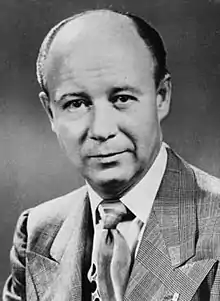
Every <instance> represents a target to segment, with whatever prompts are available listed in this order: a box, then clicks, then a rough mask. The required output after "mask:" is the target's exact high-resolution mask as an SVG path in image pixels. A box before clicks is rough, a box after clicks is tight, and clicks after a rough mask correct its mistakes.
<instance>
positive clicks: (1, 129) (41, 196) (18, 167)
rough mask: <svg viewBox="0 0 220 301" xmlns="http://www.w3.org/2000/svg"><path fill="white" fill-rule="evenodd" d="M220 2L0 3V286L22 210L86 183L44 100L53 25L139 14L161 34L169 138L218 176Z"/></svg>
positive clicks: (39, 0)
mask: <svg viewBox="0 0 220 301" xmlns="http://www.w3.org/2000/svg"><path fill="white" fill-rule="evenodd" d="M219 2H220V1H219V0H215V1H214V0H213V1H208V0H206V1H204V0H193V1H192V0H191V1H190V0H169V1H166V0H153V1H150V0H149V1H148V0H145V1H142V0H135V1H132V0H130V1H125V0H112V1H110V0H109V1H108V0H105V1H95V0H90V1H89V0H87V1H86V0H83V1H82V0H81V1H80V0H75V1H74V0H71V1H70V0H62V1H59V0H1V1H0V79H1V82H0V83H1V84H0V241H1V244H2V247H1V249H0V250H1V251H0V255H1V256H0V291H1V288H2V285H3V282H4V280H5V278H6V277H7V275H8V273H9V271H10V269H9V260H8V255H9V250H10V247H11V242H12V235H13V230H14V227H15V223H16V220H17V218H18V215H19V214H20V213H21V211H22V210H24V209H25V208H28V207H31V206H35V205H36V204H39V203H40V202H42V201H45V200H48V199H51V198H53V197H55V196H58V195H61V194H64V193H65V192H68V191H70V190H72V189H74V188H76V187H78V186H79V185H81V184H82V183H83V181H82V179H81V178H80V177H79V175H78V174H77V173H76V172H75V170H74V168H73V167H72V166H71V165H70V164H69V162H68V160H67V159H66V158H65V156H64V154H62V153H61V151H60V149H59V146H58V144H57V142H56V137H55V135H54V134H52V132H51V131H50V126H49V122H48V120H47V117H46V115H45V113H44V111H43V109H42V108H41V105H40V103H39V101H38V92H39V88H38V86H37V83H36V79H35V59H36V55H37V51H38V47H39V45H40V43H41V41H42V39H43V37H44V35H45V34H46V33H47V31H48V30H49V29H50V27H51V26H52V25H54V24H55V23H57V22H58V21H60V20H61V19H62V18H64V17H67V16H69V15H70V14H71V12H79V11H81V10H82V9H84V8H95V7H99V8H103V7H108V6H110V5H111V4H112V5H113V7H114V8H117V9H120V8H122V9H126V10H128V11H131V12H134V13H137V14H140V15H142V16H144V17H146V18H147V19H148V20H149V21H151V22H152V23H153V24H154V25H155V26H156V27H157V28H158V29H159V31H160V32H161V34H162V36H163V37H164V40H165V42H166V45H167V49H168V54H169V56H168V63H169V67H170V70H171V72H172V77H173V104H172V111H171V115H170V117H169V118H168V119H167V120H166V121H165V124H164V126H163V129H164V136H165V140H166V141H167V142H168V143H169V144H170V145H172V147H173V148H174V149H175V150H176V151H178V152H179V154H180V155H181V156H183V157H184V158H185V159H187V160H188V161H189V162H191V163H193V164H195V165H197V166H199V167H200V168H202V169H204V170H206V171H208V172H210V173H212V174H213V175H216V176H220V118H219V115H220V99H219V95H220V3H219Z"/></svg>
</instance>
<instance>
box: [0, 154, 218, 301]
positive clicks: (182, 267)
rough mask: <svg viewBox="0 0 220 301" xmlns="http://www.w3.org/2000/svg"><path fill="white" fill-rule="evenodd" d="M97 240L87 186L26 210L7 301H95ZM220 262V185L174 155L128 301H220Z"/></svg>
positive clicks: (13, 257) (148, 226) (15, 246)
mask: <svg viewBox="0 0 220 301" xmlns="http://www.w3.org/2000/svg"><path fill="white" fill-rule="evenodd" d="M134 201H135V200H134ZM92 235H93V224H92V217H91V208H90V203H89V199H88V195H87V191H86V187H82V188H80V189H78V190H76V191H74V192H71V193H69V194H67V195H65V196H62V197H60V198H57V199H55V200H52V201H49V202H46V203H43V204H41V205H39V206H37V207H35V208H32V209H29V210H27V211H25V212H24V213H23V214H22V215H21V217H20V218H19V221H18V224H17V227H16V230H15V234H14V242H13V247H12V250H11V255H10V258H11V267H12V272H11V275H10V277H9V278H8V280H7V282H6V284H5V288H4V292H3V300H4V301H9V300H28V301H36V300H40V301H46V300H47V301H49V300H54V301H80V300H82V301H85V300H89V299H90V293H89V286H88V283H87V280H86V272H87V270H88V267H89V264H90V255H89V254H91V250H92V243H91V241H92ZM219 259H220V181H219V180H218V179H216V178H214V177H212V176H210V175H208V174H206V173H204V172H202V171H200V170H199V169H196V168H195V167H192V166H190V165H188V164H187V163H186V162H184V161H183V160H182V159H181V158H179V157H178V156H177V155H176V154H175V153H174V152H173V151H172V150H170V149H168V162H167V167H166V171H165V174H164V177H163V180H162V183H161V185H160V188H159V191H158V193H157V197H156V199H155V201H154V204H153V208H152V210H151V214H150V217H149V219H148V221H147V224H146V227H145V230H144V234H143V237H142V241H141V243H140V246H139V249H138V253H137V256H136V259H135V263H134V266H133V269H132V271H131V276H130V279H129V282H128V286H127V289H126V293H125V297H124V300H126V301H143V300H147V301H169V300H170V301H171V300H178V301H219V300H220V265H219ZM103 301H107V300H103Z"/></svg>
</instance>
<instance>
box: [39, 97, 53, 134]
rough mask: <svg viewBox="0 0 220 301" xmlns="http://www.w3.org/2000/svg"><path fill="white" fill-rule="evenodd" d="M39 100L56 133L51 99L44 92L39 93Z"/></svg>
mask: <svg viewBox="0 0 220 301" xmlns="http://www.w3.org/2000/svg"><path fill="white" fill-rule="evenodd" d="M39 98H40V102H41V104H42V106H43V108H44V110H45V111H46V113H47V116H48V117H49V120H50V123H51V128H52V131H54V118H53V112H52V110H51V105H50V99H49V97H48V96H47V94H46V93H45V92H43V91H42V92H40V93H39Z"/></svg>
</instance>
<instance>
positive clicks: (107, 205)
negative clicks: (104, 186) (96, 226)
mask: <svg viewBox="0 0 220 301" xmlns="http://www.w3.org/2000/svg"><path fill="white" fill-rule="evenodd" d="M98 211H99V214H100V217H101V220H102V222H103V228H104V229H114V228H116V227H117V225H118V223H120V222H121V221H122V219H123V218H124V217H125V216H126V214H127V208H126V207H125V205H124V204H123V203H122V202H120V201H119V200H114V201H109V200H108V201H105V200H104V201H103V202H102V203H101V204H100V205H99V207H98Z"/></svg>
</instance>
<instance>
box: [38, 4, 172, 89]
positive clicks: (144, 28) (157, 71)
mask: <svg viewBox="0 0 220 301" xmlns="http://www.w3.org/2000/svg"><path fill="white" fill-rule="evenodd" d="M93 11H95V10H86V11H84V12H82V13H79V14H74V15H73V16H71V17H69V18H66V19H64V20H62V21H61V22H60V23H58V24H57V25H55V26H54V27H53V28H52V29H51V30H50V31H49V32H48V34H47V35H46V37H45V38H44V40H43V43H42V45H41V47H40V50H39V54H38V58H37V63H36V69H37V71H36V72H37V80H38V83H39V85H40V87H41V89H42V90H43V91H44V92H46V93H48V90H47V85H46V78H45V72H44V66H45V62H46V59H47V57H48V54H49V51H50V48H51V44H52V42H53V41H54V39H55V37H56V36H57V34H58V32H59V31H60V30H61V28H63V27H64V26H65V25H66V24H68V23H69V22H71V21H73V20H74V19H76V18H79V17H81V16H83V15H85V14H87V13H91V12H93ZM103 11H111V12H115V13H117V14H119V15H123V16H126V17H128V18H129V19H130V20H131V21H132V22H133V24H134V27H135V28H136V30H137V33H138V34H139V36H140V37H141V38H142V39H143V40H144V42H145V44H146V46H147V47H148V49H149V50H150V52H151V54H152V56H153V59H154V65H155V66H154V79H155V85H156V87H158V85H159V83H160V81H161V80H162V79H163V78H164V76H165V75H166V74H169V71H168V69H167V63H166V56H167V53H166V50H165V47H164V43H163V40H162V37H161V36H160V34H159V33H158V32H157V31H156V29H154V28H153V27H152V26H151V25H150V24H149V23H147V22H146V21H145V20H144V19H142V18H141V17H138V16H136V15H134V14H131V13H127V12H126V13H124V12H119V11H116V10H111V9H105V10H103Z"/></svg>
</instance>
